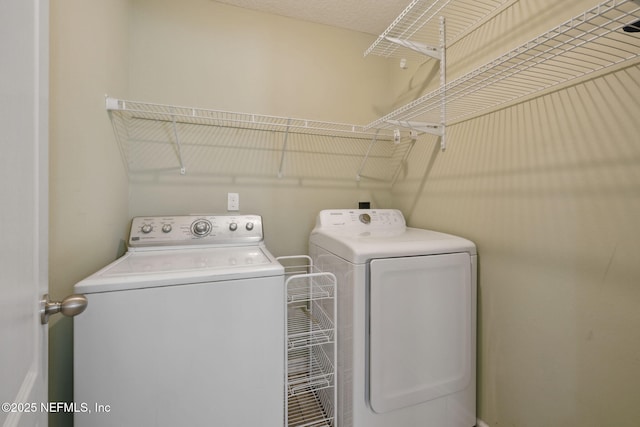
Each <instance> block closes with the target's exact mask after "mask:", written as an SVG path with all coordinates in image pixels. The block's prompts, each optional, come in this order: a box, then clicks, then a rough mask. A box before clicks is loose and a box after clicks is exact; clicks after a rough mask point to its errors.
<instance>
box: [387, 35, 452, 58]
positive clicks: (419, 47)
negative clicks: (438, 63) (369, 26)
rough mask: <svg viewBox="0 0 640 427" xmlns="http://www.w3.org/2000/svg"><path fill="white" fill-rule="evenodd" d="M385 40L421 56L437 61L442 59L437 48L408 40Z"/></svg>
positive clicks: (388, 38)
mask: <svg viewBox="0 0 640 427" xmlns="http://www.w3.org/2000/svg"><path fill="white" fill-rule="evenodd" d="M385 40H387V41H389V42H391V43H395V44H397V45H400V46H403V47H406V48H407V49H411V50H413V51H415V52H418V53H421V54H423V55H426V56H430V57H432V58H435V59H437V60H440V59H441V58H442V54H441V53H440V50H439V49H438V48H436V47H432V46H428V45H426V44H424V43H419V42H412V41H410V40H404V39H399V38H396V37H385Z"/></svg>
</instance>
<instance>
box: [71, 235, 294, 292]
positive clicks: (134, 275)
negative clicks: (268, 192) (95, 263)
mask: <svg viewBox="0 0 640 427" xmlns="http://www.w3.org/2000/svg"><path fill="white" fill-rule="evenodd" d="M283 274H284V269H283V267H282V266H281V265H280V263H278V262H277V261H276V260H275V258H274V257H273V255H271V254H270V253H269V252H268V251H267V250H266V249H265V248H264V247H262V246H245V247H223V248H206V249H202V248H200V249H178V250H175V249H171V250H154V251H148V252H134V251H130V252H127V253H126V254H125V255H124V256H122V257H121V258H119V259H117V260H116V261H114V262H113V263H111V264H109V265H107V266H106V267H104V268H103V269H101V270H100V271H98V272H96V273H94V274H92V275H91V276H89V277H87V278H86V279H84V280H82V281H80V282H78V283H77V284H76V285H75V287H74V292H76V293H96V292H110V291H120V290H128V289H140V288H150V287H158V286H173V285H184V284H191V283H202V282H218V281H222V280H239V279H247V278H255V277H266V276H279V275H283Z"/></svg>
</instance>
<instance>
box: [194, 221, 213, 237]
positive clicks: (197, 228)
mask: <svg viewBox="0 0 640 427" xmlns="http://www.w3.org/2000/svg"><path fill="white" fill-rule="evenodd" d="M191 232H192V233H193V234H195V235H196V236H200V237H204V236H206V235H207V234H209V233H210V232H211V223H210V222H209V221H207V220H206V219H198V220H196V221H194V222H193V224H191Z"/></svg>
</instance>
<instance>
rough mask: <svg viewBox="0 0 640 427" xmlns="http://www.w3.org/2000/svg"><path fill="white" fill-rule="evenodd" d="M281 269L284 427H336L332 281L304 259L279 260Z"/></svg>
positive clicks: (333, 282) (295, 257)
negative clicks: (281, 265) (283, 275)
mask: <svg viewBox="0 0 640 427" xmlns="http://www.w3.org/2000/svg"><path fill="white" fill-rule="evenodd" d="M278 261H279V262H281V263H282V264H283V265H284V267H285V277H286V281H285V289H286V302H287V316H286V322H285V323H286V325H285V336H286V350H285V351H286V354H287V357H286V366H285V373H286V375H285V381H286V396H285V405H286V407H285V414H286V417H285V418H286V424H285V426H287V427H336V420H335V408H336V399H337V390H336V372H335V363H336V361H337V345H336V343H337V340H336V334H337V331H336V327H335V325H336V319H335V315H336V313H337V311H336V298H335V292H336V278H335V276H334V275H333V274H332V273H324V272H319V271H316V270H314V268H313V264H312V261H311V258H310V257H308V256H305V255H301V256H290V257H279V258H278Z"/></svg>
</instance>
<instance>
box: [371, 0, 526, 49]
mask: <svg viewBox="0 0 640 427" xmlns="http://www.w3.org/2000/svg"><path fill="white" fill-rule="evenodd" d="M513 1H514V0H413V1H412V2H411V3H410V4H409V5H408V6H407V7H406V8H405V9H404V10H403V11H402V12H401V13H400V15H398V17H397V18H396V19H395V20H394V21H393V22H392V23H391V25H389V27H387V29H386V30H385V31H384V32H383V33H382V34H381V35H380V36H378V38H377V39H376V41H375V42H373V44H372V45H371V46H369V48H368V49H367V50H366V51H365V53H364V56H367V55H369V54H372V55H378V56H383V57H386V58H389V57H407V56H412V54H414V55H415V52H417V53H421V54H422V55H424V54H427V55H429V53H427V52H426V51H425V50H424V49H425V46H427V48H426V49H427V51H428V50H436V49H433V47H435V46H438V45H439V29H438V19H439V17H440V16H445V17H446V19H447V39H446V45H449V44H451V43H453V42H454V41H455V40H456V39H458V38H459V37H460V36H461V35H462V34H464V33H467V32H468V31H470V30H471V29H472V28H473V27H475V26H477V25H479V24H480V23H482V22H483V21H484V20H486V19H488V18H489V17H490V16H491V15H492V14H494V13H496V12H497V11H499V10H501V9H502V8H503V7H505V6H506V5H507V4H508V3H512V2H513ZM403 47H405V48H408V49H409V50H407V49H403ZM412 51H414V52H412ZM431 56H433V55H431Z"/></svg>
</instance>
